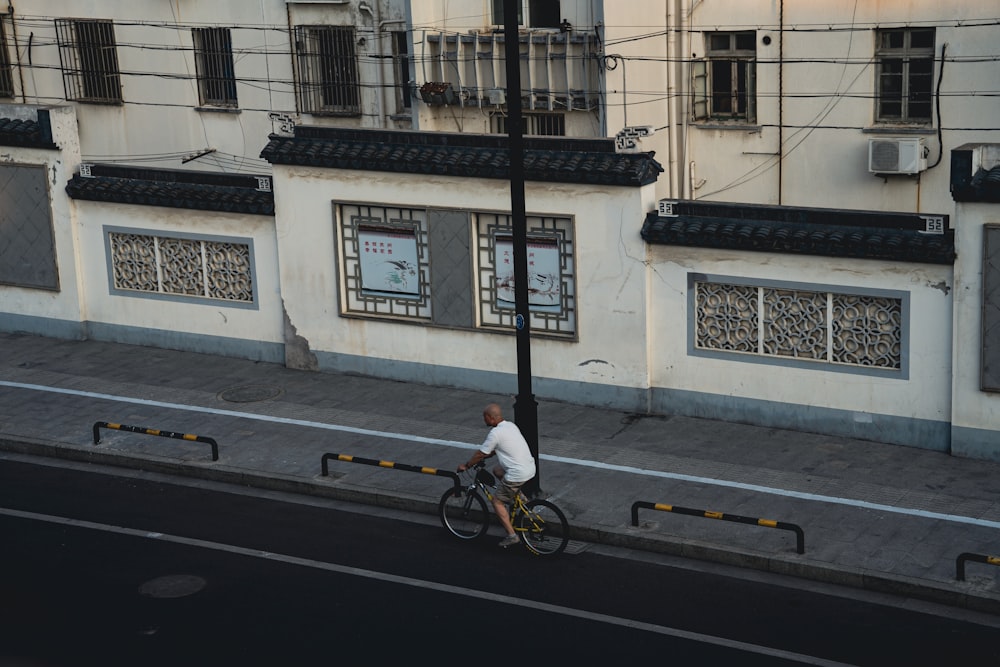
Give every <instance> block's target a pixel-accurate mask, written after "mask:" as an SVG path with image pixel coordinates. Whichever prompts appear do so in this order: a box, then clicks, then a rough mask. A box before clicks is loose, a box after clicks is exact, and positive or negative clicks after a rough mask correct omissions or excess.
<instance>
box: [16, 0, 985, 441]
mask: <svg viewBox="0 0 1000 667" xmlns="http://www.w3.org/2000/svg"><path fill="white" fill-rule="evenodd" d="M9 4H10V9H9V11H8V12H7V14H6V15H0V47H2V48H0V149H2V150H0V176H3V177H4V178H3V179H2V180H0V183H3V187H2V188H0V330H4V331H11V332H26V333H32V334H43V335H58V336H64V337H71V338H81V337H91V338H97V339H102V340H114V341H121V342H128V343H136V344H144V345H153V346H164V347H172V348H178V349H189V350H196V351H204V352H211V353H217V354H228V355H234V356H240V357H246V358H253V359H262V360H267V361H276V362H283V363H286V364H288V365H289V366H292V367H296V368H307V369H315V370H319V371H345V372H359V373H366V374H371V375H376V376H381V377H392V378H396V379H403V380H408V381H424V382H433V383H436V384H443V385H454V386H463V387H473V388H481V387H490V388H494V389H495V388H503V387H506V388H508V389H510V390H511V391H513V388H514V387H515V386H516V377H515V364H514V357H515V350H514V336H513V335H512V334H513V322H514V313H513V310H512V304H511V302H510V301H509V299H508V298H507V297H509V290H510V282H509V278H510V277H509V276H508V275H507V274H506V273H505V272H504V270H503V267H504V263H505V262H506V261H507V260H508V259H509V255H510V253H511V252H512V247H511V243H512V242H511V238H510V227H511V220H510V190H509V181H510V178H511V177H512V171H511V168H510V163H509V160H508V159H507V154H506V152H505V150H506V149H505V146H506V138H505V137H506V133H507V132H508V131H509V129H510V128H509V127H508V123H509V112H510V105H511V103H512V100H515V101H516V100H517V99H518V98H519V99H520V105H521V109H522V114H523V117H524V123H523V128H522V129H523V132H524V134H525V136H526V139H527V149H526V156H525V157H526V160H525V178H526V205H527V217H528V227H529V244H530V246H531V248H532V253H533V254H532V258H533V262H535V263H534V264H533V265H532V266H533V267H534V268H533V270H532V272H531V274H530V276H529V280H531V281H532V285H531V288H532V290H533V291H532V294H533V301H532V302H531V304H532V306H531V315H530V324H531V330H532V336H533V346H532V350H533V358H534V361H533V372H534V375H535V377H534V379H533V380H534V388H535V391H536V393H537V395H538V396H539V397H541V398H551V399H560V400H568V401H573V402H580V403H585V404H591V405H597V406H607V407H614V408H619V409H627V410H632V411H636V412H644V413H646V412H648V413H659V414H686V415H696V416H702V417H706V418H714V419H730V420H737V421H744V422H748V423H755V424H760V425H765V426H772V427H782V428H794V429H802V430H808V431H814V432H822V433H831V434H838V435H851V436H854V437H860V438H867V439H872V440H879V441H884V442H894V443H898V444H904V445H909V446H917V447H924V448H930V449H935V450H939V451H950V452H953V453H955V454H958V455H963V456H972V457H980V458H987V459H993V460H1000V386H998V385H1000V382H997V381H996V371H995V368H996V364H997V361H996V354H997V345H996V344H995V343H994V341H995V338H996V336H997V328H996V326H995V320H994V319H992V317H993V313H995V311H996V309H997V308H998V307H1000V306H998V301H997V296H996V292H995V291H994V290H992V289H991V286H993V285H995V278H993V276H994V273H995V270H994V269H991V268H990V267H991V266H993V265H992V264H990V262H991V261H993V260H990V258H991V257H993V256H994V255H991V254H990V253H991V252H994V251H995V250H996V247H997V246H998V245H1000V242H998V241H997V239H996V235H995V234H994V232H993V225H995V224H996V223H997V222H998V221H997V220H996V210H995V209H996V204H995V203H994V201H993V200H992V199H991V198H992V197H993V194H992V192H993V191H992V190H991V189H990V187H991V186H990V183H991V182H992V181H991V180H990V179H991V177H992V176H991V175H992V174H993V173H994V172H993V171H992V170H993V169H994V168H995V167H996V162H997V160H996V153H995V150H994V149H991V148H989V146H991V145H995V144H996V143H997V142H998V141H1000V140H998V139H997V135H998V133H1000V128H998V127H997V123H996V118H997V113H996V106H995V104H994V102H993V101H992V100H994V99H995V94H996V92H997V91H998V90H1000V71H998V69H997V68H996V66H995V64H996V58H997V54H996V48H997V47H996V46H995V45H996V44H997V43H1000V39H997V37H998V36H1000V28H998V25H997V23H998V20H997V17H996V16H995V14H996V9H995V8H994V7H992V6H991V3H987V2H965V3H961V6H959V7H952V6H944V5H942V4H941V3H933V2H929V1H928V0H910V1H908V2H903V3H891V4H890V3H875V4H872V3H860V2H847V1H846V0H841V1H839V2H833V3H830V2H826V3H809V2H801V1H799V2H792V1H791V0H787V1H786V0H781V1H780V2H774V1H771V0H769V1H768V2H763V1H757V0H751V1H749V2H738V3H734V2H721V1H712V0H701V1H694V2H692V1H691V0H687V1H681V0H677V1H668V2H663V3H654V2H646V1H642V2H629V3H611V2H606V1H604V0H578V1H571V0H522V1H521V2H519V3H516V4H518V5H519V6H520V12H519V14H520V16H519V21H520V26H521V30H520V32H519V37H518V48H517V50H518V52H519V54H520V58H519V66H520V67H519V76H520V79H521V90H520V91H511V90H510V89H509V88H508V86H507V80H506V60H505V53H506V43H505V34H504V30H503V17H502V11H501V7H502V4H503V3H502V2H501V1H500V0H463V1H460V2H455V1H452V2H447V3H443V2H408V1H407V0H346V1H337V2H334V1H329V2H323V1H314V0H310V1H299V2H293V1H285V0H262V1H261V2H259V3H249V4H248V3H241V2H216V3H204V2H195V1H194V0H168V1H166V2H162V3H156V4H155V6H154V5H149V4H148V3H143V4H137V3H128V2H122V1H120V0H100V1H99V2H91V3H86V5H85V6H81V5H80V3H71V2H67V1H66V0H32V2H31V3H30V5H29V4H28V3H23V2H17V1H16V0H15V1H13V2H11V3H9ZM249 5H253V6H249ZM970 147H971V148H970ZM977 175H978V176H977ZM977 177H978V178H979V181H976V185H975V186H973V185H970V184H971V183H972V182H973V181H974V180H975V179H976V178H977ZM962 179H964V180H962ZM956 183H958V184H959V185H956ZM963 183H964V185H962V184H963ZM984 184H985V185H984ZM956 188H958V189H959V190H960V191H961V192H962V193H965V194H958V195H956ZM962 188H965V189H962ZM969 188H972V189H971V190H970V189H969ZM24 193H27V195H25V194H24ZM970 193H971V194H970ZM376 249H377V252H376ZM387 249H391V253H390V254H391V255H392V258H391V259H382V256H383V255H384V254H385V253H386V251H387ZM376 255H378V256H376ZM991 271H992V272H991ZM977 313H978V315H977ZM959 341H961V343H962V344H959ZM971 341H975V344H971ZM486 350H489V351H490V353H485V352H484V351H486Z"/></svg>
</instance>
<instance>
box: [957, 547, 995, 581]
mask: <svg viewBox="0 0 1000 667" xmlns="http://www.w3.org/2000/svg"><path fill="white" fill-rule="evenodd" d="M970 560H971V561H973V562H974V563H986V564H987V565H1000V556H987V555H985V554H974V553H969V552H968V551H966V552H965V553H961V554H959V555H958V558H956V559H955V578H956V579H958V580H959V581H965V562H966V561H970Z"/></svg>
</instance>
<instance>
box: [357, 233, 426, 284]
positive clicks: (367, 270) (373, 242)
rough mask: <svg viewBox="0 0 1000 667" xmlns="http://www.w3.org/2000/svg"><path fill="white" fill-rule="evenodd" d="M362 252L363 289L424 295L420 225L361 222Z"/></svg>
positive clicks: (360, 243) (360, 258)
mask: <svg viewBox="0 0 1000 667" xmlns="http://www.w3.org/2000/svg"><path fill="white" fill-rule="evenodd" d="M358 255H359V260H360V265H361V287H362V289H365V290H372V291H376V292H393V293H396V294H405V295H412V296H419V295H420V277H419V276H418V274H417V268H418V266H419V265H418V263H417V231H416V229H413V228H407V227H392V226H386V225H368V224H360V225H358Z"/></svg>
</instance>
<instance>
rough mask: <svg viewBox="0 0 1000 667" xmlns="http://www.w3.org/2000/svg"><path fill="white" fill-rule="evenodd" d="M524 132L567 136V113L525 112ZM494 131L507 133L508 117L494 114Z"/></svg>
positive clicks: (523, 115)
mask: <svg viewBox="0 0 1000 667" xmlns="http://www.w3.org/2000/svg"><path fill="white" fill-rule="evenodd" d="M521 118H522V120H523V121H524V134H525V135H535V136H548V137H564V136H566V114H561V113H524V114H522V115H521ZM493 122H494V132H495V133H496V134H507V117H506V116H503V115H499V114H498V115H495V116H493Z"/></svg>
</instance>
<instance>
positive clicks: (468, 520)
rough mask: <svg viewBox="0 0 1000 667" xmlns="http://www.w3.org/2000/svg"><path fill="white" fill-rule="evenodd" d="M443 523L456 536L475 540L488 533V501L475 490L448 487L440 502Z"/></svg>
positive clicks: (439, 507)
mask: <svg viewBox="0 0 1000 667" xmlns="http://www.w3.org/2000/svg"><path fill="white" fill-rule="evenodd" d="M438 514H439V515H440V517H441V525H442V526H444V527H445V528H447V529H448V532H450V533H451V534H452V535H454V536H455V537H458V538H461V539H463V540H474V539H476V538H479V537H482V536H483V535H485V534H486V531H487V529H488V528H489V527H490V513H489V511H488V510H487V509H486V501H485V500H483V497H482V496H480V495H479V494H478V493H476V492H475V491H474V490H473V491H470V490H469V489H461V488H460V489H454V488H453V489H448V490H447V491H445V493H444V495H443V496H441V502H440V503H439V504H438Z"/></svg>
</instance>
